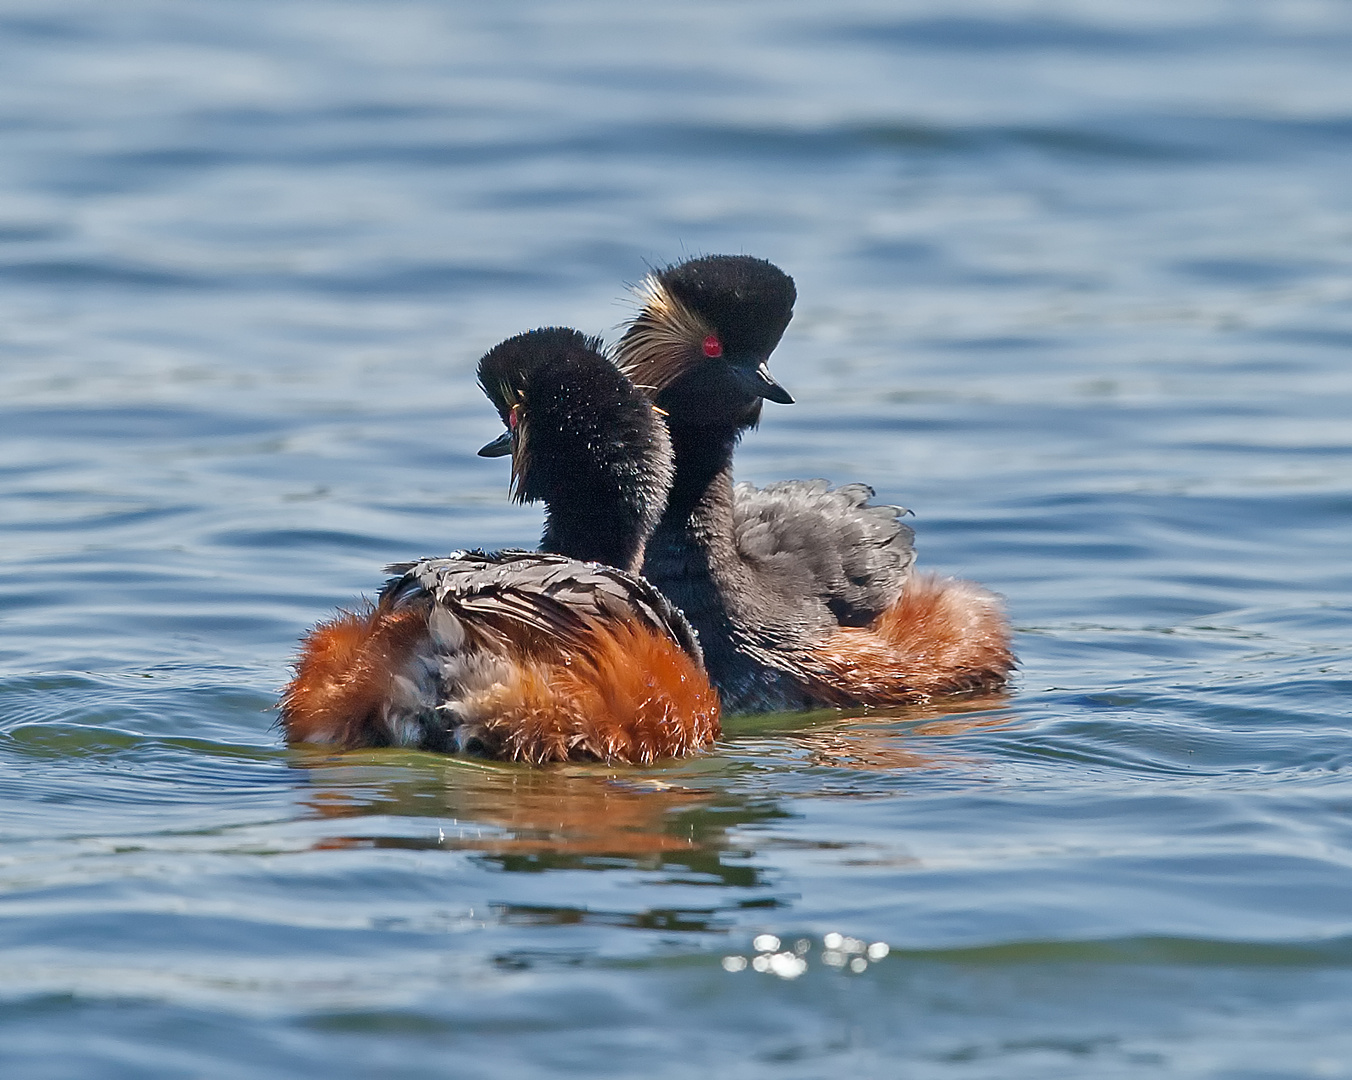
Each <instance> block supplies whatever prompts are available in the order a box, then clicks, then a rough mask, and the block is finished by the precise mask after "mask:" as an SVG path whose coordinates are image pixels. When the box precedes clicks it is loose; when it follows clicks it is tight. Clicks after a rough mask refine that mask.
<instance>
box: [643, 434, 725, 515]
mask: <svg viewBox="0 0 1352 1080" xmlns="http://www.w3.org/2000/svg"><path fill="white" fill-rule="evenodd" d="M740 437H741V432H740V431H739V430H737V429H736V428H732V427H704V426H698V427H697V426H694V425H685V424H676V423H673V424H672V425H671V446H672V450H673V451H674V452H675V458H676V478H675V481H674V482H673V483H672V486H671V494H670V495H668V496H667V508H666V512H665V513H664V514H663V515H662V523H661V525H660V526H659V528H660V529H661V530H663V531H672V530H679V531H686V530H689V529H690V528H691V527H692V526H694V525H696V523H699V522H705V523H707V524H710V525H712V524H713V521H712V520H710V519H711V518H721V517H723V516H725V515H726V516H727V518H728V524H727V528H728V531H729V532H730V531H731V514H732V452H733V450H734V449H736V446H737V440H738V439H739V438H740ZM699 531H700V532H702V533H705V534H706V535H707V534H708V531H707V530H705V529H701V530H699ZM718 531H719V530H715V533H717V532H718Z"/></svg>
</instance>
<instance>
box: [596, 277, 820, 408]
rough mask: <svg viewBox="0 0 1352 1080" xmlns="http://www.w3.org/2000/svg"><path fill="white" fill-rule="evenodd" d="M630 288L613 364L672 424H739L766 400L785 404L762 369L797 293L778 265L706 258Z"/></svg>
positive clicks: (780, 389) (783, 394)
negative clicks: (628, 313)
mask: <svg viewBox="0 0 1352 1080" xmlns="http://www.w3.org/2000/svg"><path fill="white" fill-rule="evenodd" d="M638 294H639V298H640V300H641V301H642V302H643V307H642V309H641V310H640V311H639V313H638V315H637V316H635V317H634V319H633V320H632V321H631V322H630V324H629V327H628V329H627V330H626V331H625V334H624V337H623V338H622V339H621V341H620V344H619V350H618V356H617V363H618V364H619V366H620V368H621V370H623V371H624V372H625V374H627V375H628V376H629V377H630V378H631V379H632V380H633V381H634V383H635V384H636V385H638V386H639V387H641V388H643V389H644V390H645V391H646V392H647V393H649V394H650V395H652V397H653V399H654V400H655V401H656V402H657V403H658V404H659V405H660V406H661V407H662V408H663V410H665V411H667V412H669V413H670V414H671V416H672V420H673V422H676V423H683V424H701V425H702V424H726V423H733V424H734V425H735V426H738V427H744V426H747V425H749V424H754V423H755V422H756V420H757V419H758V418H759V417H760V408H761V401H762V399H764V398H769V399H770V400H771V401H777V402H779V403H780V404H783V405H791V404H793V398H792V397H791V396H790V395H789V392H788V391H787V390H785V389H784V388H783V387H782V386H780V385H779V383H777V382H775V380H774V378H773V377H772V376H771V375H770V371H769V368H768V367H767V363H768V361H769V358H770V353H771V352H773V351H774V348H775V346H776V345H778V344H779V339H780V338H781V337H782V336H783V334H784V329H785V327H787V326H788V325H789V320H790V319H791V318H793V304H794V300H795V299H796V298H797V292H796V290H795V289H794V286H793V278H791V277H789V275H788V274H786V273H784V271H782V270H781V269H779V267H777V266H775V265H774V264H773V263H770V262H766V261H765V260H764V259H755V258H752V257H751V256H749V255H707V256H704V257H703V258H699V259H690V260H688V261H687V262H683V263H678V264H676V265H674V266H668V267H667V268H666V269H664V270H658V271H656V272H654V273H652V274H650V275H649V276H648V277H647V278H645V279H644V281H643V282H642V284H641V285H640V286H639V288H638Z"/></svg>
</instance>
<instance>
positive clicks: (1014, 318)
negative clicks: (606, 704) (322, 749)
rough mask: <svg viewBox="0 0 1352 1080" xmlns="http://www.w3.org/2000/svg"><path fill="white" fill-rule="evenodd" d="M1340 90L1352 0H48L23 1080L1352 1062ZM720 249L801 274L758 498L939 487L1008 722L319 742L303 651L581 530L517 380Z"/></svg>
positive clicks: (27, 587)
mask: <svg viewBox="0 0 1352 1080" xmlns="http://www.w3.org/2000/svg"><path fill="white" fill-rule="evenodd" d="M1350 57H1352V5H1349V4H1348V3H1346V2H1343V0H1271V2H1260V0H1254V2H1245V0H1233V2H1221V0H1216V2H1211V0H1193V2H1188V3H1177V2H1154V0H1076V2H1074V3H1070V2H1064V3H1057V2H1050V0H1048V2H1040V0H987V2H982V0H942V2H938V0H935V2H928V0H886V2H883V0H837V2H835V3H832V4H829V5H826V4H819V3H809V2H804V0H778V2H776V3H768V2H729V0H719V2H689V0H673V2H670V3H665V4H654V5H644V4H635V3H632V2H629V3H621V2H616V0H583V2H580V3H572V4H552V3H544V2H529V0H519V2H517V0H513V2H504V3H494V4H488V3H469V2H445V3H436V2H432V0H290V2H287V3H265V2H262V0H216V2H215V3H212V4H185V3H182V2H181V0H179V2H171V0H123V2H120V3H117V4H108V3H104V2H99V0H26V2H25V0H3V2H0V138H2V139H3V148H4V150H3V153H2V154H0V545H2V546H0V792H2V793H3V797H2V798H0V833H2V835H3V843H0V1073H3V1075H4V1076H6V1077H15V1078H25V1080H28V1078H40V1080H48V1078H80V1080H107V1078H115V1077H116V1078H123V1077H125V1078H137V1080H144V1078H161V1077H163V1078H169V1077H202V1078H212V1080H214V1078H227V1077H230V1078H234V1077H241V1078H243V1077H248V1078H250V1080H263V1078H270V1077H276V1078H297V1077H326V1078H327V1077H396V1078H405V1077H407V1078H412V1077H440V1076H447V1077H452V1076H453V1077H495V1076H514V1077H517V1076H519V1077H543V1076H558V1075H576V1076H583V1077H601V1076H640V1075H641V1076H645V1077H654V1078H657V1077H686V1076H697V1075H699V1076H705V1075H707V1076H719V1077H729V1078H753V1077H754V1078H759V1077H774V1078H779V1077H793V1078H799V1077H801V1078H809V1077H812V1078H816V1077H838V1076H854V1077H894V1076H907V1077H919V1078H925V1077H935V1078H944V1080H948V1078H952V1080H968V1078H985V1077H991V1078H1000V1080H1012V1078H1021V1077H1028V1078H1037V1080H1047V1078H1052V1077H1091V1076H1092V1077H1096V1078H1101V1077H1118V1076H1123V1077H1127V1076H1131V1077H1135V1076H1142V1077H1144V1076H1150V1077H1162V1076H1167V1077H1232V1078H1245V1080H1257V1078H1269V1077H1337V1076H1352V789H1349V786H1348V779H1347V777H1348V772H1349V769H1352V733H1350V732H1349V723H1348V719H1349V712H1352V708H1350V707H1349V701H1350V700H1352V698H1350V697H1349V691H1350V690H1352V650H1350V649H1349V641H1350V636H1349V632H1348V631H1349V611H1350V609H1352V573H1350V572H1349V565H1348V561H1349V560H1348V555H1349V550H1350V549H1352V544H1350V543H1349V535H1350V534H1349V524H1350V523H1352V363H1349V347H1350V346H1352V183H1349V175H1350V173H1352V62H1349V58H1350ZM712 252H734V253H736V252H747V253H751V254H756V255H760V256H763V257H766V258H769V259H772V260H773V261H775V262H776V263H778V264H779V265H781V266H783V267H784V268H785V269H786V270H788V271H789V272H790V273H792V274H793V275H794V276H795V277H796V279H797V282H798V286H799V295H800V303H799V306H798V314H797V317H796V318H795V320H794V322H793V324H792V326H791V327H790V329H789V332H788V335H787V336H786V338H785V340H784V342H783V344H782V346H781V347H780V349H779V351H778V353H777V354H776V357H775V360H774V364H773V366H774V369H775V370H776V372H777V374H778V375H779V377H780V379H781V380H782V381H783V383H784V384H785V385H786V386H788V387H789V388H790V389H791V390H792V392H793V393H794V394H795V395H796V396H797V398H798V404H796V405H794V406H793V407H791V408H785V407H780V406H773V405H772V406H767V411H766V415H765V421H764V424H763V425H762V428H761V430H760V431H758V432H755V433H754V434H753V435H752V436H750V437H749V438H748V439H747V440H746V442H745V444H744V446H743V448H742V450H741V453H740V456H739V458H738V469H739V475H740V477H741V478H742V479H750V480H754V481H758V482H765V481H769V480H772V479H776V478H783V477H790V476H798V477H810V476H824V477H828V478H830V479H832V480H835V481H847V480H867V481H869V482H871V483H872V484H873V485H874V486H875V487H876V488H877V489H878V492H879V496H880V498H882V499H883V500H885V501H889V502H898V503H902V504H904V505H906V506H909V507H912V508H913V509H914V510H915V513H916V517H915V519H914V523H915V526H916V529H917V532H918V535H919V543H920V550H921V559H922V562H923V563H924V564H925V565H927V566H928V567H930V568H933V569H939V570H942V571H945V572H949V573H956V574H961V575H964V576H969V577H973V578H977V579H979V580H981V581H984V582H986V583H988V584H989V585H991V586H992V587H993V588H995V589H997V590H999V591H1000V592H1002V593H1004V594H1005V595H1006V596H1007V597H1008V599H1009V605H1010V609H1011V611H1012V614H1013V618H1014V621H1015V623H1016V625H1017V627H1018V629H1019V635H1018V648H1019V652H1020V655H1021V658H1022V661H1023V669H1022V672H1021V674H1020V676H1019V680H1018V684H1017V687H1016V689H1015V691H1014V693H1013V694H1012V695H1010V696H1009V697H1008V698H1002V699H998V700H991V701H984V702H968V703H962V704H959V705H955V706H950V707H947V708H932V709H928V710H926V709H919V710H912V711H909V712H907V711H901V712H898V713H897V714H895V715H889V716H878V715H872V716H865V717H843V716H840V715H837V714H826V715H817V716H814V717H791V718H786V717H770V718H754V719H745V720H734V721H732V722H730V723H728V724H727V732H726V739H725V741H724V742H723V743H722V744H720V746H719V748H718V750H717V752H715V753H712V754H709V755H706V756H703V757H699V758H696V759H693V760H690V761H687V762H684V763H680V764H670V765H664V766H661V767H657V768H652V769H610V768H604V767H577V768H554V769H541V770H530V769H522V768H511V767H500V766H491V765H485V764H482V763H479V764H476V763H472V762H463V761H454V760H449V759H444V758H435V757H432V756H430V755H416V754H406V753H394V752H372V753H357V754H348V755H338V756H331V755H324V754H321V753H307V752H288V751H287V750H285V749H284V748H283V747H282V746H281V744H280V741H279V738H278V734H277V731H276V730H275V728H274V721H275V713H274V712H273V711H272V706H273V704H274V701H275V693H276V690H277V688H278V687H279V686H280V685H281V684H282V683H283V682H284V680H285V679H286V677H287V671H288V668H287V664H288V659H289V656H290V653H291V650H292V648H293V646H294V643H295V640H296V638H297V636H298V635H299V634H300V633H301V632H302V631H303V630H304V629H305V628H306V627H307V626H308V625H310V624H312V623H313V622H314V621H315V620H316V619H318V618H320V617H322V616H324V615H325V614H327V613H328V612H330V611H331V610H332V609H333V608H334V607H335V606H336V605H339V604H342V603H350V602H351V601H352V600H353V599H354V598H355V597H357V596H358V595H359V594H361V593H363V592H366V593H368V594H369V593H370V592H372V591H373V590H374V589H375V588H376V587H377V586H378V585H379V583H380V581H381V579H382V574H381V567H382V566H383V564H385V563H387V562H391V561H394V560H400V559H408V558H412V557H417V556H420V555H431V554H438V553H442V552H445V551H447V550H450V549H452V548H454V547H460V546H469V545H486V546H498V545H516V546H520V545H532V544H533V543H534V542H535V540H536V538H537V536H538V528H539V520H540V519H539V514H538V511H536V510H534V509H529V508H527V509H521V508H516V507H512V506H510V505H508V503H507V501H506V498H505V493H506V481H507V477H506V466H505V465H504V464H503V463H502V462H489V461H482V460H480V459H477V458H476V457H474V451H475V449H476V448H477V447H478V446H479V445H480V444H481V443H483V442H484V441H486V440H487V439H489V438H491V437H492V436H494V435H495V434H496V433H497V431H498V430H499V427H498V424H497V421H496V419H495V417H494V415H493V414H492V412H491V410H490V409H489V407H488V405H487V403H486V402H485V401H484V400H483V399H482V398H481V396H480V395H479V392H478V391H477V389H476V388H475V387H474V385H473V381H472V378H471V372H472V365H473V363H474V361H475V359H476V358H477V356H478V355H479V354H480V353H481V352H482V351H483V350H484V349H486V348H487V347H488V346H490V345H492V344H493V343H494V342H496V341H498V340H499V339H501V338H503V337H506V336H507V335H509V334H512V333H515V332H517V331H520V330H524V329H528V328H530V327H533V326H536V325H541V324H548V323H567V324H573V325H577V326H579V327H581V328H583V329H585V330H587V331H588V332H606V333H608V334H609V335H610V336H611V337H613V336H614V333H613V328H614V327H615V325H616V324H617V323H619V322H620V321H621V320H622V319H623V318H624V317H625V316H626V314H627V313H628V312H629V310H630V307H629V306H628V305H627V304H626V302H625V300H624V297H625V295H626V290H625V284H626V283H633V282H635V281H637V280H638V279H639V278H640V277H641V276H642V275H643V273H644V272H645V269H646V267H647V266H648V265H651V264H661V263H665V262H668V261H673V260H678V259H680V258H683V257H685V256H687V255H690V254H696V253H712ZM758 935H770V936H772V937H773V938H777V939H778V941H774V940H771V938H770V937H762V938H761V939H760V940H754V941H753V939H755V938H756V937H757V936H758ZM826 935H838V936H835V937H830V938H826ZM884 944H885V945H886V946H887V947H888V948H889V950H890V951H889V953H888V955H886V956H884V955H883V951H884V950H883V948H882V945H884ZM868 945H874V946H875V947H874V949H873V951H872V953H871V954H870V953H868V952H866V951H864V952H861V951H860V950H864V949H866V947H867V946H868ZM771 954H773V955H771ZM744 963H745V964H746V967H745V969H744V970H737V969H738V968H739V967H741V966H742V964H744ZM729 969H732V970H729ZM758 969H764V970H758Z"/></svg>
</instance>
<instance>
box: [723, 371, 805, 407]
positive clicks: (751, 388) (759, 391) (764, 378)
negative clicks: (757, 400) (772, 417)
mask: <svg viewBox="0 0 1352 1080" xmlns="http://www.w3.org/2000/svg"><path fill="white" fill-rule="evenodd" d="M732 370H733V371H735V372H736V373H737V377H738V379H740V380H741V383H742V386H743V387H745V388H746V391H747V392H748V393H750V394H755V395H756V397H763V398H768V399H769V400H771V401H777V402H778V403H779V404H780V405H792V404H793V395H792V394H790V393H789V392H788V391H787V390H785V389H784V387H782V386H780V385H779V383H777V382H775V380H774V376H772V375H771V374H770V369H769V368H768V367H766V366H765V361H764V360H762V361H761V362H760V363H759V364H757V365H756V366H755V367H754V368H752V367H743V366H742V365H741V364H733V365H732Z"/></svg>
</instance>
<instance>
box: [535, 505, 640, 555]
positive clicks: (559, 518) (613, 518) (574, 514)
mask: <svg viewBox="0 0 1352 1080" xmlns="http://www.w3.org/2000/svg"><path fill="white" fill-rule="evenodd" d="M650 530H651V522H649V523H648V524H647V525H646V526H645V524H644V523H643V519H642V515H641V514H640V513H638V511H637V510H636V509H635V508H634V507H633V506H630V505H627V504H626V503H625V502H623V501H617V500H615V499H613V498H612V499H605V498H596V497H592V493H590V492H584V491H573V492H571V493H570V494H569V495H568V496H567V497H565V498H559V499H553V500H551V501H550V504H549V509H548V512H547V515H546V518H545V531H544V536H543V537H542V538H541V540H540V550H541V551H548V552H552V553H554V554H556V555H566V556H568V558H570V559H581V560H582V561H583V562H599V563H605V564H606V565H607V566H616V567H619V568H620V569H621V570H628V571H630V572H631V573H638V572H639V568H640V567H641V566H642V565H643V549H644V546H645V544H646V542H647V539H648V533H649V531H650Z"/></svg>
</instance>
